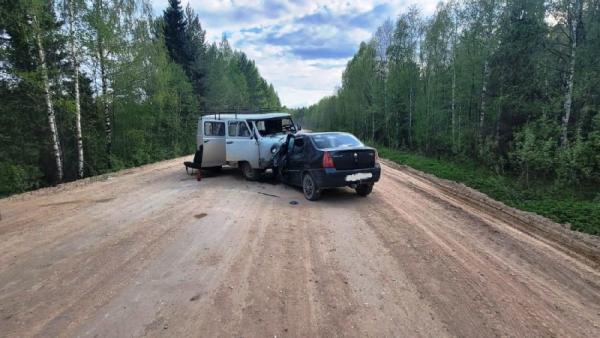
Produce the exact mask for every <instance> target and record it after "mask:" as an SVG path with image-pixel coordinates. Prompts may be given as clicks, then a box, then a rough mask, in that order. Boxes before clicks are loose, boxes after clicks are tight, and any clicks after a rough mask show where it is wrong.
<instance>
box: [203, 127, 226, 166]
mask: <svg viewBox="0 0 600 338" xmlns="http://www.w3.org/2000/svg"><path fill="white" fill-rule="evenodd" d="M202 132H203V136H204V137H203V145H202V146H203V148H204V150H203V154H202V167H203V168H209V167H218V166H222V165H223V164H225V122H224V121H220V120H204V123H203V125H202Z"/></svg>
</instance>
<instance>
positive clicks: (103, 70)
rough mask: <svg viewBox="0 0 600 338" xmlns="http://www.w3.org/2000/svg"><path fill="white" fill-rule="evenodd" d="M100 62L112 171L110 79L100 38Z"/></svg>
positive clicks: (105, 128)
mask: <svg viewBox="0 0 600 338" xmlns="http://www.w3.org/2000/svg"><path fill="white" fill-rule="evenodd" d="M98 61H99V63H100V79H101V82H102V106H103V112H104V134H105V138H106V161H107V162H106V163H107V165H108V168H109V169H112V160H111V157H112V124H111V118H110V106H109V103H108V78H107V75H106V60H105V59H104V47H103V44H102V39H101V38H98Z"/></svg>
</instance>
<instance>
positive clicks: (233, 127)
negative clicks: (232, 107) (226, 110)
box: [227, 121, 240, 137]
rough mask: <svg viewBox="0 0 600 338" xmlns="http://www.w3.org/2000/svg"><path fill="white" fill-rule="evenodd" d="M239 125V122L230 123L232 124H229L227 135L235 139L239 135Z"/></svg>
mask: <svg viewBox="0 0 600 338" xmlns="http://www.w3.org/2000/svg"><path fill="white" fill-rule="evenodd" d="M239 124H240V123H239V122H233V121H230V122H229V128H228V131H227V134H228V135H229V136H232V137H233V136H237V133H238V125H239Z"/></svg>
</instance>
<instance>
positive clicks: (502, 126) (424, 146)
mask: <svg viewBox="0 0 600 338" xmlns="http://www.w3.org/2000/svg"><path fill="white" fill-rule="evenodd" d="M599 57H600V1H599V0H550V1H539V0H508V1H497V0H462V1H450V2H447V3H440V4H439V5H438V7H437V10H436V12H435V14H434V15H433V16H432V17H429V18H425V17H423V16H422V15H420V13H419V10H418V9H417V8H415V7H413V8H410V9H409V10H408V11H407V12H406V13H404V14H402V15H400V16H399V17H398V18H397V20H396V22H395V23H393V22H391V21H387V22H385V23H384V24H383V25H382V26H381V27H380V28H379V29H378V30H377V32H376V33H375V34H374V36H373V38H372V39H371V40H370V41H368V42H363V43H362V44H361V45H360V47H359V50H358V52H357V53H356V54H355V55H354V57H353V58H352V59H351V60H350V61H349V62H348V64H347V66H346V69H345V71H344V73H343V77H342V85H341V87H340V88H339V89H338V91H337V92H336V94H335V95H333V96H330V97H326V98H323V99H322V100H321V101H319V102H318V103H317V104H315V105H313V106H311V107H308V108H302V109H298V110H297V111H296V115H297V119H299V120H301V123H302V124H304V125H305V126H306V127H308V128H313V129H317V130H332V129H333V130H346V131H350V132H353V133H355V134H356V135H358V136H359V137H361V138H363V139H366V140H369V141H371V142H375V143H378V144H382V145H385V146H387V147H390V148H393V149H401V150H403V151H410V152H416V153H421V154H425V155H427V156H430V157H436V156H442V157H446V158H468V159H469V160H470V161H472V162H473V163H474V164H476V165H477V166H478V167H479V166H483V167H485V168H488V169H490V170H491V172H493V173H496V174H504V175H507V176H508V177H515V176H516V177H518V178H519V179H518V181H519V184H520V185H522V186H524V187H526V188H529V189H530V190H531V194H532V196H540V195H536V194H535V192H534V190H535V189H534V188H533V187H534V186H535V185H536V184H539V182H543V184H545V185H551V186H552V187H553V189H566V190H567V191H584V190H585V191H586V192H590V191H591V192H595V193H589V194H585V195H586V196H587V197H586V198H587V200H588V201H591V200H593V199H594V198H595V197H596V195H595V194H597V193H599V192H600V67H599V66H598V65H599V63H598V58H599ZM459 180H463V181H468V178H467V177H462V178H460V179H459ZM507 186H509V187H511V189H512V188H514V189H516V187H517V186H515V185H507ZM476 187H477V186H476ZM488 191H489V190H488ZM503 200H505V201H511V200H512V199H511V198H505V199H503ZM550 200H551V198H550V197H548V201H550ZM548 203H550V202H548ZM558 203H560V202H556V204H555V205H551V204H547V203H546V204H544V203H538V202H535V201H530V202H525V200H523V201H522V202H518V203H517V204H518V205H519V206H523V207H526V208H528V209H536V208H537V209H536V210H542V209H548V210H549V211H548V212H545V214H547V215H550V216H552V217H554V216H555V217H554V218H556V219H561V220H567V219H569V220H575V219H576V218H585V217H592V215H597V211H596V213H591V212H588V211H585V210H587V209H586V208H587V207H583V204H578V205H579V206H581V208H582V209H581V210H579V212H580V213H579V214H578V213H577V212H575V209H572V208H571V209H569V208H566V207H565V208H566V209H565V208H562V207H561V206H559V205H558ZM565 203H566V202H565ZM582 203H583V202H582ZM589 203H590V204H589V205H592V204H593V203H596V204H597V203H598V200H597V199H596V201H595V202H589ZM575 204H577V203H575ZM575 204H574V205H575ZM586 205H587V204H586ZM554 207H556V210H554V211H552V209H553V208H554ZM573 208H576V207H575V206H574V207H573ZM567 209H569V210H572V211H573V212H571V211H565V210H567ZM563 211H565V214H569V215H570V216H569V217H570V218H567V217H562V216H559V214H560V213H561V212H563ZM574 223H577V222H576V221H574ZM577 224H582V225H581V227H580V228H581V229H583V228H585V227H586V225H584V224H585V222H583V223H577Z"/></svg>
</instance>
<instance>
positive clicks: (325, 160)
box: [275, 132, 381, 201]
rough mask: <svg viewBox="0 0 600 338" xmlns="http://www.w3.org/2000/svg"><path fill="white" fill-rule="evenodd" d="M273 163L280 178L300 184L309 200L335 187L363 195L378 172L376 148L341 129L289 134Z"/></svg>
mask: <svg viewBox="0 0 600 338" xmlns="http://www.w3.org/2000/svg"><path fill="white" fill-rule="evenodd" d="M275 162H276V165H277V171H278V176H279V178H280V180H281V181H283V182H284V183H286V184H289V185H294V186H298V187H302V191H303V192H304V197H306V199H308V200H310V201H315V200H318V199H319V198H320V197H321V193H322V192H323V190H324V189H329V188H338V187H350V188H353V189H355V190H356V193H357V194H358V195H360V196H367V195H368V194H370V193H371V191H373V185H374V184H375V182H377V181H378V180H379V177H380V175H381V167H380V166H379V158H378V155H377V150H375V149H374V148H371V147H367V146H365V145H364V144H363V143H362V142H361V141H360V140H359V139H357V138H356V137H355V136H354V135H352V134H349V133H341V132H324V133H298V134H290V135H288V137H287V140H286V142H285V143H284V144H283V145H282V147H281V149H280V150H279V152H278V154H277V156H276V158H275Z"/></svg>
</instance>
